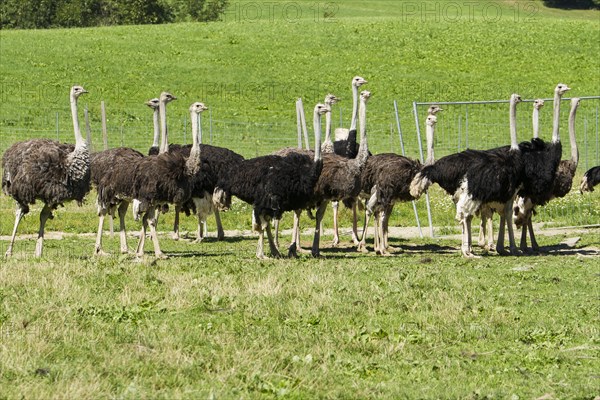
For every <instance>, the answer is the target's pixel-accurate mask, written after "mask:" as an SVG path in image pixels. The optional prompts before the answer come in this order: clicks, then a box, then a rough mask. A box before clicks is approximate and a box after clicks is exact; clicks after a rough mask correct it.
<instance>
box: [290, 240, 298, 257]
mask: <svg viewBox="0 0 600 400" xmlns="http://www.w3.org/2000/svg"><path fill="white" fill-rule="evenodd" d="M297 249H298V246H296V242H294V243H292V244H290V247H288V258H298V252H297Z"/></svg>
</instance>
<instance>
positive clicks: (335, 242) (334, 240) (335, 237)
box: [331, 235, 340, 247]
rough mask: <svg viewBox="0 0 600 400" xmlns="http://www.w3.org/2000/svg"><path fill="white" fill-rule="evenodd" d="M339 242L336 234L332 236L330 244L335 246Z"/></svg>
mask: <svg viewBox="0 0 600 400" xmlns="http://www.w3.org/2000/svg"><path fill="white" fill-rule="evenodd" d="M339 244H340V238H339V236H338V235H335V236H333V242H331V246H333V247H337V246H338V245H339Z"/></svg>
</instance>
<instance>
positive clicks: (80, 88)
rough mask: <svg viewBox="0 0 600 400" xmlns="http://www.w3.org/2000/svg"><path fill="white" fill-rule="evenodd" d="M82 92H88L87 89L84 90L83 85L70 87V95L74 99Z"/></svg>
mask: <svg viewBox="0 0 600 400" xmlns="http://www.w3.org/2000/svg"><path fill="white" fill-rule="evenodd" d="M84 93H89V92H88V91H87V90H85V89H84V88H83V86H77V85H75V86H73V87H72V88H71V97H73V98H74V99H76V98H78V97H79V96H81V95H82V94H84Z"/></svg>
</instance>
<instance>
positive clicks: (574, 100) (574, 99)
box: [571, 97, 581, 107]
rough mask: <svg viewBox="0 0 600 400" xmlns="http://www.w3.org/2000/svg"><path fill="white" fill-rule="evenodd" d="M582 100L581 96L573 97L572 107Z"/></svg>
mask: <svg viewBox="0 0 600 400" xmlns="http://www.w3.org/2000/svg"><path fill="white" fill-rule="evenodd" d="M580 101H581V99H580V98H579V97H573V98H572V99H571V107H575V105H579V102H580Z"/></svg>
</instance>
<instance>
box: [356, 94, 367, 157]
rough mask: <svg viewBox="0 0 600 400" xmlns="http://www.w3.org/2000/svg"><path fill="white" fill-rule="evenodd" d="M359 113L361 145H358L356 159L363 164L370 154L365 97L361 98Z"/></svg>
mask: <svg viewBox="0 0 600 400" xmlns="http://www.w3.org/2000/svg"><path fill="white" fill-rule="evenodd" d="M358 114H359V118H358V120H359V124H360V127H359V129H360V145H359V147H358V154H357V155H356V159H357V160H358V162H359V163H360V164H361V165H364V164H365V163H366V162H367V157H368V156H369V143H368V141H367V103H366V101H365V100H364V99H361V100H360V106H359V110H358Z"/></svg>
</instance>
